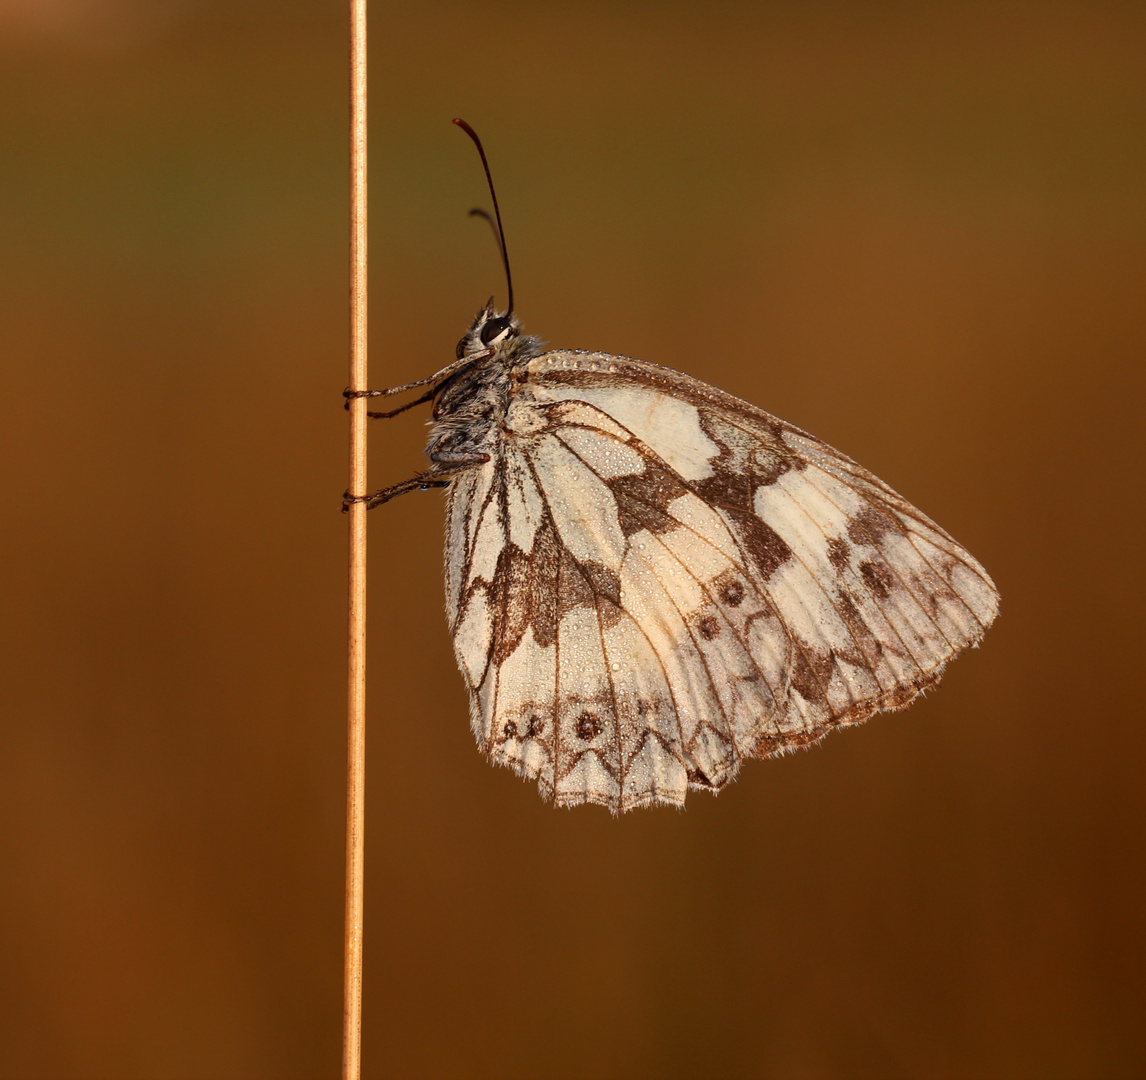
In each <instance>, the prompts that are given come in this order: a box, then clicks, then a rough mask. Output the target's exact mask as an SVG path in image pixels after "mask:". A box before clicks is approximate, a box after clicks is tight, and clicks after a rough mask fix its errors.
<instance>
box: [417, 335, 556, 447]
mask: <svg viewBox="0 0 1146 1080" xmlns="http://www.w3.org/2000/svg"><path fill="white" fill-rule="evenodd" d="M515 344H516V345H518V348H515V349H513V350H504V351H502V350H499V351H498V352H497V353H495V354H494V355H493V356H491V357H489V358H488V359H486V360H481V361H478V362H477V363H475V364H474V365H473V367H470V368H465V369H463V370H462V371H459V372H458V373H457V374H456V375H454V376H453V378H451V379H450V381H449V382H448V383H447V384H446V387H445V389H444V390H443V391H442V393H441V396H440V397H439V398H438V403H437V406H436V407H435V409H434V426H433V428H432V429H431V431H430V438H429V441H428V442H427V444H426V454H427V456H428V457H429V458H430V460H431V461H432V462H434V463H435V464H443V465H445V464H449V463H460V462H462V461H464V460H466V459H470V458H473V459H475V461H474V463H475V464H476V463H477V460H478V459H481V458H483V457H485V456H487V455H493V454H495V453H496V451H497V447H498V443H499V441H500V437H501V424H502V422H503V421H504V419H505V416H506V413H507V411H508V409H509V405H510V402H511V400H512V398H513V395H514V393H515V391H516V389H517V387H518V386H519V385H520V383H521V380H522V378H523V377H524V374H525V371H526V365H527V364H528V363H529V360H530V359H531V358H532V356H533V355H535V353H536V350H535V349H522V348H520V345H521V342H515Z"/></svg>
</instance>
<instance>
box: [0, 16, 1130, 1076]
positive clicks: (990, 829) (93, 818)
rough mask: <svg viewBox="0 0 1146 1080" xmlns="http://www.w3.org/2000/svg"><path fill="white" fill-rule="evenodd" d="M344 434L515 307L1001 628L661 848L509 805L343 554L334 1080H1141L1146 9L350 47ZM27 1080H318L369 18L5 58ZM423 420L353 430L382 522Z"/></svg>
mask: <svg viewBox="0 0 1146 1080" xmlns="http://www.w3.org/2000/svg"><path fill="white" fill-rule="evenodd" d="M371 20H372V23H371V27H372V58H373V66H372V95H373V97H372V113H371V116H372V152H373V165H372V169H373V171H372V192H373V198H372V224H373V230H372V237H373V256H374V264H373V268H372V287H373V297H374V306H373V311H372V373H373V380H372V381H373V382H374V383H376V384H377V385H387V384H391V383H396V382H401V381H404V380H407V379H413V378H417V377H420V376H423V375H427V374H429V373H430V372H432V371H434V370H435V369H436V368H438V367H440V366H441V365H442V364H443V363H445V362H446V361H448V360H449V359H451V358H452V356H453V348H454V343H455V342H456V340H457V339H458V337H459V336H460V335H461V333H462V331H463V330H464V328H465V327H466V325H468V322H469V320H470V319H471V318H472V316H473V314H474V312H475V311H476V310H477V308H478V307H479V306H480V305H481V304H482V303H483V302H484V301H485V299H486V297H487V296H488V295H489V294H490V293H496V294H497V295H498V296H499V298H500V297H503V296H504V288H503V284H502V278H501V272H500V269H499V266H498V262H497V256H496V252H495V249H494V246H493V244H492V242H491V239H490V236H489V233H488V230H486V229H485V228H484V227H483V226H481V224H480V223H477V222H473V221H469V220H467V219H466V217H465V214H466V211H467V210H468V209H469V208H470V206H471V205H474V204H475V203H484V202H486V196H485V194H484V186H483V179H482V175H481V171H480V166H479V163H478V160H477V157H476V155H475V154H474V152H473V148H472V147H471V146H470V145H469V143H468V142H467V140H466V139H465V138H464V136H462V135H461V134H460V133H459V132H458V131H456V130H455V129H454V128H452V127H451V125H450V123H449V120H450V118H451V117H452V116H455V115H460V116H463V117H465V118H466V119H468V120H469V121H470V122H471V123H472V124H474V126H475V127H476V128H477V129H478V131H479V132H481V133H482V135H483V137H484V139H485V141H486V145H487V148H488V151H489V153H490V156H491V158H492V163H493V167H494V170H495V175H496V177H497V181H498V184H499V194H500V197H501V200H502V205H503V209H504V211H505V214H506V228H507V233H508V242H509V249H510V253H511V255H512V258H513V261H514V269H515V272H516V276H517V289H518V310H519V312H520V314H521V315H522V316H523V318H524V319H525V320H526V323H527V326H528V328H529V329H530V330H532V331H534V332H537V333H539V334H541V335H542V336H543V337H545V338H546V339H548V340H549V341H550V342H552V343H553V344H554V345H559V346H566V347H582V348H594V349H605V350H609V351H612V352H618V353H625V354H629V355H633V356H638V357H642V358H645V359H648V360H652V361H656V362H659V363H662V364H667V365H670V366H672V367H677V368H680V369H684V370H686V371H688V372H690V373H692V374H694V375H696V376H699V377H700V378H702V379H705V380H707V381H709V382H712V383H715V384H717V385H719V386H721V387H723V388H725V389H727V390H729V391H732V392H733V393H736V394H739V395H741V396H743V397H745V398H748V399H749V400H751V401H753V402H755V403H757V404H759V405H761V406H763V407H765V408H767V409H768V410H770V411H772V412H774V413H776V414H778V415H780V416H783V417H784V418H786V419H788V420H791V421H793V422H795V423H797V424H799V425H801V426H803V427H806V428H808V429H810V430H811V431H813V432H815V433H817V434H818V435H820V436H822V437H823V438H826V439H827V440H829V441H830V442H832V443H833V444H835V445H837V446H839V447H840V448H841V449H843V450H845V451H846V452H847V453H849V454H851V455H853V456H854V457H856V458H858V459H859V460H860V461H861V462H863V463H864V464H865V465H867V466H868V467H870V468H871V469H873V470H874V471H875V472H877V473H878V474H879V475H880V476H883V477H884V478H885V479H887V480H888V481H889V482H891V483H892V484H893V485H894V486H895V487H897V488H898V489H899V490H901V491H902V492H903V493H904V494H905V495H907V496H908V497H909V498H911V499H912V500H914V501H915V502H917V503H918V504H919V505H920V506H921V507H922V508H923V509H924V510H925V511H926V512H928V513H929V514H931V515H933V516H934V517H935V518H936V519H937V520H938V521H939V522H940V523H941V524H942V525H944V526H945V527H946V528H948V529H949V530H950V531H952V532H953V533H954V534H955V535H956V536H957V537H958V538H959V539H960V540H961V541H963V542H964V543H965V544H967V546H968V547H969V548H970V549H971V550H972V551H973V552H974V553H975V554H976V555H977V556H978V557H979V558H980V559H981V560H982V561H983V562H984V564H985V565H986V566H987V568H988V569H989V570H990V571H991V572H992V574H993V575H994V576H995V579H996V581H997V582H998V584H999V586H1000V588H1001V590H1002V593H1003V613H1002V616H1001V618H1000V620H999V623H998V625H997V626H996V628H995V629H994V630H992V631H991V633H990V634H989V635H988V636H987V638H986V640H985V642H984V645H983V648H982V649H980V650H979V651H977V652H975V653H973V654H971V655H968V656H965V657H963V658H962V659H961V660H959V661H958V662H957V663H956V664H955V665H954V666H953V667H952V669H951V670H950V672H949V674H948V676H947V679H946V681H945V683H944V685H943V686H942V688H941V689H940V690H939V692H937V693H935V694H933V695H931V696H929V697H928V698H927V700H926V701H924V702H923V703H921V704H917V705H916V706H915V707H914V708H912V709H911V710H910V711H909V712H907V713H902V714H896V715H891V716H883V717H880V718H878V719H877V720H876V721H873V722H872V723H871V724H869V725H868V726H867V727H866V728H864V729H863V730H860V731H852V732H848V733H845V734H841V735H836V736H833V737H832V738H830V739H829V740H828V741H827V742H826V743H825V745H824V746H822V747H820V748H819V749H817V750H815V751H814V752H810V753H801V754H798V755H796V756H794V757H790V758H787V759H784V760H780V761H774V762H767V763H752V764H750V765H749V766H748V767H746V769H745V770H744V772H743V774H742V777H741V780H740V782H739V783H738V784H736V785H735V786H734V787H733V788H732V789H731V790H729V791H728V792H726V793H725V794H723V795H722V796H720V798H719V799H715V800H714V799H712V798H710V797H707V796H705V795H703V794H693V795H692V796H691V797H690V800H689V806H688V809H687V811H686V812H684V813H679V814H678V813H674V812H668V811H657V812H648V811H646V812H641V813H635V814H632V815H629V816H627V817H625V818H624V819H622V820H612V819H610V818H609V816H608V815H607V814H606V813H604V812H602V811H598V810H596V809H581V810H578V811H573V812H560V813H559V812H556V811H554V810H552V809H550V808H549V807H547V806H545V805H544V804H542V803H541V801H540V800H539V799H538V796H537V793H536V789H535V787H534V786H533V785H530V784H526V783H524V782H522V781H520V780H518V779H516V778H515V777H513V776H512V775H511V774H510V773H508V772H506V771H504V770H497V771H495V770H493V769H491V768H490V767H489V766H487V765H486V764H485V763H484V762H483V761H482V759H481V757H480V756H479V754H478V753H477V751H476V750H475V747H474V744H473V739H472V737H471V735H470V733H469V729H468V723H467V715H466V702H465V698H464V693H463V688H462V683H461V679H460V677H459V675H458V674H457V671H456V670H455V666H454V661H453V657H452V653H451V649H450V644H449V641H448V636H447V633H446V627H445V624H444V619H443V616H442V597H441V590H442V587H441V546H442V541H441V533H442V501H443V500H442V497H441V495H440V494H439V493H433V492H432V493H427V494H425V495H412V496H408V497H406V498H404V499H402V500H400V501H398V502H396V503H394V504H393V505H390V506H387V507H385V508H384V509H383V510H379V511H377V512H376V513H374V514H372V515H371V524H372V539H371V559H372V579H371V597H372V625H371V636H370V647H371V683H370V695H371V696H370V708H371V728H370V734H369V767H370V787H369V808H368V814H369V819H368V855H367V865H368V874H369V878H368V892H367V901H368V902H367V915H366V925H367V939H366V940H367V953H366V978H367V983H366V1003H365V1024H366V1034H365V1045H364V1053H365V1061H366V1076H368V1077H371V1078H381V1077H401V1078H406V1077H499V1078H501V1077H505V1078H513V1077H522V1078H526V1077H541V1076H544V1077H553V1078H566V1077H568V1078H597V1077H601V1078H614V1077H617V1078H621V1077H624V1078H626V1080H641V1078H653V1080H661V1078H676V1077H733V1078H739V1077H746V1078H747V1077H768V1078H780V1080H803V1078H807V1080H819V1078H853V1077H886V1078H916V1077H922V1078H961V1077H987V1078H995V1077H1000V1078H1001V1077H1006V1078H1012V1077H1032V1078H1034V1077H1037V1078H1068V1080H1069V1078H1075V1077H1077V1078H1091V1077H1094V1078H1123V1077H1127V1078H1128V1077H1133V1076H1138V1075H1143V1071H1144V1070H1146V1053H1144V1042H1146V1040H1144V1036H1143V1030H1142V1029H1143V1020H1142V1016H1143V1006H1144V1004H1146V1001H1144V997H1146V995H1144V989H1146V987H1144V981H1146V976H1144V974H1143V973H1144V967H1146V956H1144V949H1143V946H1144V944H1146V940H1144V939H1146V931H1144V929H1143V918H1142V916H1143V895H1142V892H1143V890H1142V886H1143V877H1144V875H1143V870H1144V859H1143V846H1142V845H1143V831H1144V830H1143V811H1144V810H1146V791H1144V787H1143V774H1144V765H1146V761H1144V756H1146V755H1144V754H1143V750H1144V749H1146V732H1144V729H1143V715H1142V714H1143V707H1142V697H1143V694H1142V689H1141V684H1140V681H1139V680H1140V672H1141V670H1142V658H1141V657H1142V652H1141V633H1140V625H1141V622H1142V616H1141V614H1140V609H1141V603H1142V599H1143V598H1142V594H1141V590H1140V577H1139V570H1140V564H1141V560H1142V534H1141V529H1140V510H1139V504H1140V501H1141V498H1142V492H1141V488H1140V486H1139V485H1140V482H1141V481H1140V477H1141V468H1140V465H1141V458H1140V450H1139V447H1140V431H1141V428H1142V420H1141V412H1140V409H1141V404H1140V403H1141V398H1142V389H1143V387H1142V366H1143V354H1144V345H1146V294H1144V291H1143V289H1144V286H1146V195H1144V191H1146V188H1144V184H1146V63H1144V61H1143V57H1146V8H1144V6H1143V5H1142V4H1130V3H1105V4H1104V3H1068V2H1063V3H1059V2H1054V0H1040V2H1030V3H1007V2H1003V3H998V2H991V3H976V2H970V3H963V4H944V3H883V4H875V3H872V4H867V3H858V2H852V3H831V2H821V0H813V2H807V3H802V4H798V5H797V4H786V3H771V4H769V3H737V2H732V0H722V2H717V3H710V4H707V5H699V4H671V3H668V4H666V3H639V2H630V3H617V2H613V3H604V2H601V3H577V2H570V3H561V4H549V5H541V6H538V5H532V4H525V3H513V2H508V0H507V2H504V3H497V2H493V0H489V2H482V0H478V2H470V3H465V4H460V3H459V4H450V3H441V2H437V0H426V2H423V3H420V4H410V5H393V6H391V7H387V6H384V5H382V4H375V5H374V8H373V11H372V13H371ZM0 88H2V92H0V109H2V117H0V125H2V126H0V230H2V234H0V235H2V244H3V247H2V250H3V258H2V260H0V275H2V283H0V338H2V340H3V342H4V344H3V354H4V363H3V367H2V369H0V370H2V373H3V379H4V389H3V394H2V405H0V408H2V410H3V414H2V419H0V440H2V455H3V456H2V460H3V462H4V466H3V484H4V491H3V496H2V499H3V506H4V514H3V527H2V537H3V561H2V566H3V567H4V570H3V581H4V587H3V590H2V594H0V595H2V599H0V630H2V635H3V636H2V640H3V648H2V650H0V661H2V664H3V670H2V672H0V696H2V700H3V706H2V708H3V711H2V717H3V719H2V724H3V729H2V730H3V739H2V740H0V867H2V875H3V876H2V886H0V904H2V908H0V920H2V922H0V925H2V927H3V930H2V940H3V945H2V948H0V987H2V998H0V1077H3V1078H4V1080H25V1078H29V1080H30V1078H56V1080H69V1078H75V1080H104V1078H107V1080H134V1078H140V1080H168V1078H170V1080H196V1078H219V1080H230V1078H238V1080H247V1078H250V1080H259V1078H264V1077H265V1078H312V1077H313V1078H319V1077H330V1076H334V1075H336V1073H337V1069H338V1060H339V1023H340V1015H341V1014H340V1008H341V1004H340V955H339V949H340V941H341V919H342V876H341V875H342V842H343V841H342V815H343V754H344V730H343V724H344V719H343V695H344V673H343V670H344V669H343V665H344V659H343V656H344V653H343V649H344V646H343V636H344V588H345V585H344V581H345V554H344V545H345V529H346V523H345V519H344V518H343V517H342V516H341V515H340V514H339V512H338V506H339V496H340V493H341V492H342V490H343V488H344V487H345V482H346V481H345V427H346V421H345V414H344V413H343V411H342V409H341V398H340V396H339V394H340V392H341V390H342V388H343V386H344V385H345V382H346V374H345V371H346V360H345V354H346V340H347V333H346V315H345V298H346V269H345V265H346V255H345V235H346V226H345V216H346V196H345V175H346V173H345V129H346V105H345V11H344V7H343V4H342V3H341V2H319V0H292V2H282V0H276V2H271V0H229V2H227V0H86V2H85V0H4V2H3V3H0ZM421 419H422V417H420V416H419V415H417V414H412V415H408V416H404V417H402V418H400V419H398V420H395V421H393V422H391V423H390V424H389V425H388V426H386V427H382V426H381V425H377V426H376V429H375V431H374V435H373V442H372V455H373V458H372V462H373V464H372V470H373V474H372V479H373V480H374V481H375V483H377V484H378V485H381V484H383V483H389V482H393V481H396V480H399V479H402V478H404V477H406V476H408V475H410V474H411V473H412V472H413V471H414V470H415V469H417V468H418V467H420V465H421V462H422V458H421V446H422V443H423V440H424V435H425V431H424V428H423V427H422V423H421Z"/></svg>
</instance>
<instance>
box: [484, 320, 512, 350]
mask: <svg viewBox="0 0 1146 1080" xmlns="http://www.w3.org/2000/svg"><path fill="white" fill-rule="evenodd" d="M508 330H509V320H508V319H506V318H504V317H503V318H500V319H490V321H489V322H487V323H486V324H485V326H483V327H482V328H481V334H480V337H481V343H482V344H483V345H488V344H489V343H490V342H491V341H494V340H496V339H497V338H499V337H501V335H502V334H504V333H506V332H507V331H508Z"/></svg>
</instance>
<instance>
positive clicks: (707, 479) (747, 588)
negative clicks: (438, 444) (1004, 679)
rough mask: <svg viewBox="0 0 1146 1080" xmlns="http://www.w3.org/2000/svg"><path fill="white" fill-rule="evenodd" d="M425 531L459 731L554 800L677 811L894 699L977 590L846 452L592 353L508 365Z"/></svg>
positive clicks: (930, 660)
mask: <svg viewBox="0 0 1146 1080" xmlns="http://www.w3.org/2000/svg"><path fill="white" fill-rule="evenodd" d="M448 528H449V531H448V534H447V546H446V556H447V558H446V561H447V606H448V610H449V616H450V624H451V629H452V632H453V635H454V642H455V647H456V650H457V653H458V659H459V662H460V665H461V668H462V671H463V673H464V675H465V677H466V680H467V683H468V684H469V687H470V691H471V695H472V722H473V727H474V732H475V735H476V736H477V738H478V741H479V743H480V745H481V746H482V748H483V749H484V750H485V751H486V752H487V753H488V754H489V755H490V757H491V758H492V759H493V760H494V761H497V762H499V763H501V764H505V765H508V766H510V767H512V768H514V769H515V770H516V771H517V772H519V773H521V774H522V775H526V776H530V777H535V778H536V779H537V780H538V781H539V784H540V786H541V789H542V793H543V794H544V795H545V796H546V797H548V798H551V799H552V800H553V801H554V802H555V803H557V804H558V805H563V806H574V805H578V804H580V803H586V802H588V803H599V804H602V805H605V806H608V807H609V808H610V809H612V810H614V811H623V810H629V809H633V808H636V807H639V806H646V805H650V804H655V803H663V804H669V805H678V806H679V805H681V804H682V803H683V802H684V797H685V792H686V790H687V788H689V787H694V788H707V789H710V790H713V789H719V788H721V787H723V786H724V785H725V784H727V783H728V782H729V781H730V780H732V779H733V778H734V777H735V776H736V773H737V771H738V769H739V767H740V763H741V761H743V760H744V759H745V758H749V757H767V756H769V755H772V754H776V753H780V752H783V751H784V750H787V749H790V748H792V747H795V746H802V745H807V744H809V743H812V742H815V741H816V740H818V739H820V738H821V737H822V736H823V735H824V734H825V733H826V732H827V731H828V730H830V729H831V728H832V727H835V726H838V725H842V724H854V723H859V722H861V721H863V720H865V719H866V718H867V717H868V716H870V715H871V714H872V713H874V712H876V711H878V710H880V709H889V708H900V707H902V706H904V705H906V704H908V702H910V701H911V700H912V699H913V698H914V697H915V696H916V695H917V694H918V693H919V692H920V691H921V690H923V689H924V688H926V687H927V686H929V685H931V684H933V683H934V682H936V681H937V680H938V679H939V677H940V675H941V674H942V671H943V667H944V665H945V664H946V663H947V661H948V660H950V659H951V658H952V657H953V656H955V655H956V654H957V653H958V652H960V651H961V650H962V649H964V648H966V647H967V646H968V645H972V644H974V643H976V642H977V641H978V640H979V638H980V637H981V636H982V634H983V632H984V630H985V629H986V627H987V626H988V625H989V624H990V622H991V620H992V619H993V618H994V615H995V612H996V610H997V604H998V600H997V594H996V592H995V589H994V586H993V585H992V583H991V581H990V579H989V578H988V577H987V575H986V573H985V572H984V571H983V569H982V567H980V566H979V564H978V563H977V562H976V561H975V560H974V559H973V558H971V556H970V555H968V554H967V552H966V551H965V550H964V549H963V548H961V547H960V546H959V545H958V544H957V543H955V541H954V540H952V539H951V537H949V536H948V535H947V534H946V533H945V532H943V531H942V530H941V529H939V528H938V527H937V526H936V525H934V524H933V523H932V522H931V521H930V520H929V519H928V518H926V517H925V516H924V515H923V514H921V513H920V512H919V511H918V510H916V509H915V508H914V507H913V506H911V505H910V504H909V503H907V502H906V501H905V500H904V499H902V498H901V497H900V496H899V495H897V494H896V493H895V492H894V491H892V489H891V488H889V487H888V486H887V485H886V484H884V483H883V482H882V481H880V480H878V479H876V478H875V477H874V476H872V475H871V474H870V473H868V472H867V471H866V470H864V469H862V468H861V467H860V466H858V465H856V463H855V462H853V461H852V460H851V459H849V458H847V457H845V456H844V455H842V454H840V453H838V452H837V451H835V450H833V449H832V448H831V447H829V446H827V445H826V444H824V443H822V442H820V441H819V440H817V439H815V438H813V437H812V436H810V435H808V434H806V433H805V432H802V431H800V430H799V429H797V428H794V427H792V426H791V425H788V424H785V423H783V422H782V421H779V420H777V419H776V418H774V417H772V416H769V415H768V414H767V413H764V412H762V411H761V410H759V409H756V408H754V407H753V406H751V405H748V404H746V403H745V402H742V401H739V400H737V399H736V398H734V397H731V396H730V395H728V394H725V393H723V392H722V391H719V390H716V389H715V388H713V387H710V386H707V385H705V384H704V383H701V382H699V381H697V380H695V379H691V378H689V377H688V376H685V375H681V374H679V373H677V372H674V371H669V370H668V369H665V368H659V367H655V366H654V365H651V364H644V363H641V362H639V361H634V360H629V359H626V358H622V357H616V356H610V355H608V354H604V353H572V352H549V353H543V354H541V355H539V356H535V357H533V358H532V359H528V360H527V361H523V370H522V372H521V374H520V376H519V378H518V380H517V385H516V387H515V390H514V392H513V394H512V398H511V401H510V403H509V405H508V407H507V408H506V409H505V416H504V419H503V421H502V422H501V424H500V438H499V439H498V440H497V442H496V445H495V447H494V450H493V452H492V453H491V454H490V460H489V461H488V462H486V463H485V464H482V465H479V466H477V467H475V468H472V469H470V470H468V471H466V472H463V473H462V474H461V475H460V476H459V477H458V478H457V479H456V480H454V482H453V486H452V488H451V494H450V504H449V527H448Z"/></svg>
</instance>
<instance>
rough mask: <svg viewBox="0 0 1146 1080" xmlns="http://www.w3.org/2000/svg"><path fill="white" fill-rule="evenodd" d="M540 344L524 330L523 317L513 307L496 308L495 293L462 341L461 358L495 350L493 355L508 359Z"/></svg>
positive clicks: (459, 351)
mask: <svg viewBox="0 0 1146 1080" xmlns="http://www.w3.org/2000/svg"><path fill="white" fill-rule="evenodd" d="M536 345H537V341H536V339H535V338H531V337H526V336H525V335H524V334H522V332H521V320H519V319H518V317H517V316H516V315H514V314H513V312H512V311H497V310H495V308H494V306H493V297H492V296H491V297H490V298H489V302H488V303H487V304H486V305H485V307H484V308H482V309H481V311H479V312H478V313H477V318H475V319H474V321H473V324H472V325H471V326H470V328H469V329H468V330H467V331H466V332H465V335H464V336H463V337H462V339H461V341H459V342H458V359H459V360H461V359H462V357H465V356H474V355H475V354H477V353H488V352H491V350H492V355H494V356H501V357H502V358H504V359H507V360H508V359H513V358H515V357H517V356H518V355H519V354H521V353H522V352H524V351H525V350H526V349H530V348H534V347H536Z"/></svg>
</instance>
